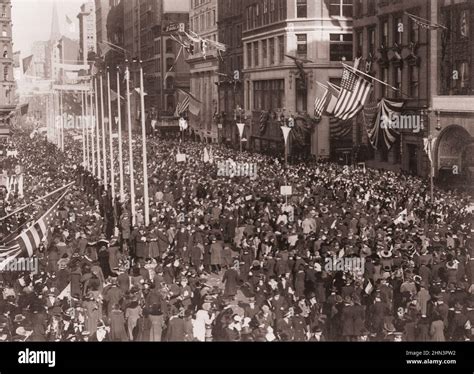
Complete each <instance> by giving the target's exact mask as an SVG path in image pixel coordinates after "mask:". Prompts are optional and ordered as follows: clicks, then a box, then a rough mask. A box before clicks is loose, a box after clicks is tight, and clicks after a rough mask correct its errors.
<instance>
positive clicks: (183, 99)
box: [174, 91, 190, 117]
mask: <svg viewBox="0 0 474 374" xmlns="http://www.w3.org/2000/svg"><path fill="white" fill-rule="evenodd" d="M189 101H190V98H189V96H188V95H182V94H181V93H180V92H179V91H178V104H177V105H176V109H175V111H174V116H175V117H181V114H183V113H184V112H186V111H187V110H188V109H189Z"/></svg>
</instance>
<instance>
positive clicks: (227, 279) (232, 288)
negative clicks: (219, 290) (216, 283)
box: [222, 264, 240, 299]
mask: <svg viewBox="0 0 474 374" xmlns="http://www.w3.org/2000/svg"><path fill="white" fill-rule="evenodd" d="M237 268H238V264H236V265H235V266H234V267H233V268H230V269H227V270H226V271H225V273H224V277H223V278H222V282H223V283H224V284H225V288H224V297H228V298H231V299H233V298H234V297H235V295H236V294H237V289H238V285H239V281H240V276H239V273H238V271H237Z"/></svg>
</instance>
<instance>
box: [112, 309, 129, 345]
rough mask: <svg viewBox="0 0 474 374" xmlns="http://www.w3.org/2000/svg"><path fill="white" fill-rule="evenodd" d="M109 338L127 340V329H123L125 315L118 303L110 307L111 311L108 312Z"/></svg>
mask: <svg viewBox="0 0 474 374" xmlns="http://www.w3.org/2000/svg"><path fill="white" fill-rule="evenodd" d="M110 339H111V340H112V341H119V342H120V341H121V342H126V341H128V336H127V331H126V330H125V317H124V315H123V312H122V311H121V310H120V308H119V305H118V304H115V305H114V306H113V307H112V312H111V313H110Z"/></svg>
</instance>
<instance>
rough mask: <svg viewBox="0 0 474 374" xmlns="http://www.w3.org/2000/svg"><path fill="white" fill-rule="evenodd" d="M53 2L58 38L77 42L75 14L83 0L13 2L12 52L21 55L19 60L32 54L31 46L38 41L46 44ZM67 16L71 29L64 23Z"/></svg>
mask: <svg viewBox="0 0 474 374" xmlns="http://www.w3.org/2000/svg"><path fill="white" fill-rule="evenodd" d="M55 2H56V6H57V10H58V22H59V28H60V30H61V34H62V35H65V36H68V37H70V38H72V39H78V38H79V20H78V19H77V14H78V13H79V10H80V7H81V5H82V4H83V3H85V2H86V0H13V1H12V22H13V43H14V44H13V50H14V51H21V58H25V57H27V56H28V55H29V54H30V53H31V45H32V44H33V42H35V41H38V40H49V36H50V33H51V19H52V14H53V4H54V3H55ZM66 16H67V17H69V19H70V20H71V21H72V25H70V24H68V22H67V21H66Z"/></svg>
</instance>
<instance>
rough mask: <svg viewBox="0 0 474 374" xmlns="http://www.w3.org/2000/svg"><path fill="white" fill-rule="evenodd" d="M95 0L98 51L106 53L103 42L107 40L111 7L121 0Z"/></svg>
mask: <svg viewBox="0 0 474 374" xmlns="http://www.w3.org/2000/svg"><path fill="white" fill-rule="evenodd" d="M94 1H95V32H96V42H97V51H99V52H101V54H104V50H106V49H107V48H105V46H104V44H103V42H104V41H107V16H108V14H109V11H110V8H112V7H113V6H116V5H117V4H118V3H119V1H120V0H94Z"/></svg>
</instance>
